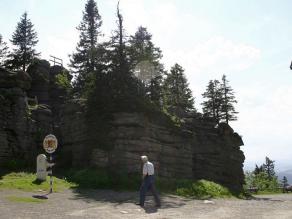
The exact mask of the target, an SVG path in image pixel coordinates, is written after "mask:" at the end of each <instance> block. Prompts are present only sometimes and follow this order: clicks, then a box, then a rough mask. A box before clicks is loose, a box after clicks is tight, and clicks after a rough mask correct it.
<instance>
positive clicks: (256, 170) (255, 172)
mask: <svg viewBox="0 0 292 219" xmlns="http://www.w3.org/2000/svg"><path fill="white" fill-rule="evenodd" d="M262 172H264V168H263V165H261V166H258V165H257V164H256V166H255V169H254V171H253V173H254V174H255V175H258V174H260V173H262Z"/></svg>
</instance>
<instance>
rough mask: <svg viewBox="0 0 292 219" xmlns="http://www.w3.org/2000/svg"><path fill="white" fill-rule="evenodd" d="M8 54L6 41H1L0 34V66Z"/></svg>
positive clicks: (0, 36)
mask: <svg viewBox="0 0 292 219" xmlns="http://www.w3.org/2000/svg"><path fill="white" fill-rule="evenodd" d="M7 55H8V46H7V43H6V42H4V41H3V37H2V35H1V34H0V66H3V65H4V63H5V61H6V59H7Z"/></svg>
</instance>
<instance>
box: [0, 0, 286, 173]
mask: <svg viewBox="0 0 292 219" xmlns="http://www.w3.org/2000/svg"><path fill="white" fill-rule="evenodd" d="M0 4H1V7H0V33H1V34H2V35H3V37H4V40H6V41H8V40H9V39H10V38H11V35H12V33H13V31H14V30H15V27H16V24H17V22H18V21H19V19H20V16H21V15H22V14H23V13H24V11H27V12H28V16H29V18H30V19H31V20H32V22H33V23H34V25H35V30H36V31H37V32H38V36H39V44H38V47H37V48H38V50H39V51H40V52H41V53H42V57H43V58H48V56H49V54H52V55H55V56H57V57H60V58H62V59H63V60H64V61H65V63H67V62H68V54H70V53H71V52H72V51H73V50H74V48H75V46H76V43H77V40H78V32H77V31H76V26H77V25H78V24H79V23H80V21H81V18H82V11H83V9H84V4H85V0H13V1H11V0H0ZM97 4H98V8H99V11H100V14H101V16H102V19H103V26H102V30H103V32H104V34H105V36H106V37H108V36H110V34H111V31H112V30H113V29H114V28H115V25H116V23H115V20H116V18H115V10H116V4H117V1H116V0H99V1H97ZM120 7H121V12H122V14H123V16H124V21H125V28H126V31H127V33H128V34H129V35H130V34H133V33H134V32H135V30H136V29H137V27H138V26H139V25H142V26H145V27H147V28H148V30H149V32H150V33H152V34H153V41H154V43H155V44H156V46H159V47H160V48H161V49H162V51H163V55H164V57H163V62H164V63H165V66H166V68H168V69H169V67H170V66H172V65H173V64H174V63H176V62H178V63H179V64H181V65H182V66H183V67H184V68H185V72H186V75H187V78H188V80H189V82H190V87H191V89H192V91H193V94H194V96H195V97H196V107H197V108H198V109H200V108H201V106H200V103H201V102H202V99H201V94H202V93H203V92H204V90H205V87H206V86H207V83H208V81H209V80H211V79H221V77H222V75H223V74H226V75H227V79H228V80H230V84H231V86H232V87H233V88H234V90H235V92H236V97H237V100H238V104H237V110H238V111H239V112H240V114H239V120H238V121H236V122H233V123H232V124H231V125H232V127H233V128H234V130H235V131H237V132H238V133H239V134H240V135H242V136H243V141H244V143H245V146H243V147H242V150H243V151H244V153H245V156H246V162H245V168H246V169H250V168H253V167H254V165H255V163H257V164H261V163H263V162H264V158H265V156H268V157H270V158H271V159H273V160H276V168H277V169H281V170H285V169H292V159H291V157H292V71H291V70H290V69H289V65H290V61H291V59H292V13H291V10H292V1H290V0H281V1H275V0H257V1H254V0H242V1H239V0H237V1H234V0H159V1H158V0H121V3H120Z"/></svg>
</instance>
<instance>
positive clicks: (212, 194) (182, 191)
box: [176, 180, 232, 198]
mask: <svg viewBox="0 0 292 219" xmlns="http://www.w3.org/2000/svg"><path fill="white" fill-rule="evenodd" d="M176 193H177V194H178V195H182V196H187V197H196V198H208V197H209V198H216V197H231V196H232V193H231V192H230V191H229V190H228V189H227V188H225V187H223V186H221V185H219V184H217V183H214V182H210V181H206V180H199V181H196V182H193V183H185V184H183V186H182V188H177V190H176Z"/></svg>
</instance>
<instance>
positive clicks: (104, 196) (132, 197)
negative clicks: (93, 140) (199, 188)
mask: <svg viewBox="0 0 292 219" xmlns="http://www.w3.org/2000/svg"><path fill="white" fill-rule="evenodd" d="M73 192H74V194H75V196H74V198H73V199H74V200H83V201H85V202H88V203H90V202H95V201H99V202H110V203H114V204H115V206H118V205H122V204H126V203H130V204H136V203H138V201H139V193H138V192H129V191H113V190H99V189H98V190H95V189H73ZM185 201H188V199H182V198H178V197H175V198H173V196H171V195H163V196H161V207H160V208H179V207H181V206H183V205H185V203H184V202H185ZM149 202H150V203H149ZM144 210H145V212H146V213H154V212H156V211H157V208H156V207H154V201H153V196H152V195H147V196H146V204H145V207H144Z"/></svg>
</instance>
